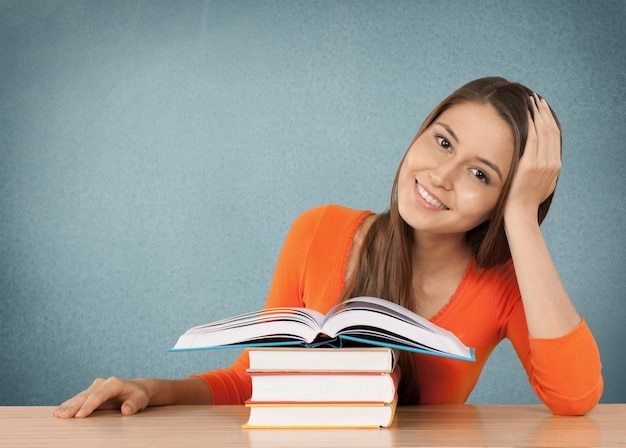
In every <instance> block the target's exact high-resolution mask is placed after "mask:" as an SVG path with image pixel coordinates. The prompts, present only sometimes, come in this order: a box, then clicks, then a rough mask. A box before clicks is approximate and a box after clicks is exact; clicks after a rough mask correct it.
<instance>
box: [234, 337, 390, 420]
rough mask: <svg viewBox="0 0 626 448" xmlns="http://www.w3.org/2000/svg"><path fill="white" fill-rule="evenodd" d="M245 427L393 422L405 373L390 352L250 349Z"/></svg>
mask: <svg viewBox="0 0 626 448" xmlns="http://www.w3.org/2000/svg"><path fill="white" fill-rule="evenodd" d="M247 350H248V353H249V356H250V367H249V369H248V375H250V377H251V379H252V396H251V397H250V400H248V401H247V402H246V406H247V407H248V408H250V417H249V419H248V422H247V423H246V425H245V426H244V427H246V428H298V427H307V428H315V427H324V428H333V427H334V428H346V427H350V428H368V427H375V428H378V427H387V426H389V425H390V424H391V423H392V421H393V416H394V413H395V408H396V403H397V388H398V382H399V379H400V378H399V377H400V370H399V368H397V367H396V365H397V353H396V352H395V350H393V349H391V348H383V347H364V348H278V347H276V348H260V347H258V348H248V349H247Z"/></svg>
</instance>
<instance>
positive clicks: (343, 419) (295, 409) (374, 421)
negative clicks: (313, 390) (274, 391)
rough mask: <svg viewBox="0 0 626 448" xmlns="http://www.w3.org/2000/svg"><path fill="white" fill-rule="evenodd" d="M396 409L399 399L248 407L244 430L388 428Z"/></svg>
mask: <svg viewBox="0 0 626 448" xmlns="http://www.w3.org/2000/svg"><path fill="white" fill-rule="evenodd" d="M396 405H397V396H396V397H394V398H393V400H392V401H391V402H390V403H301V404H293V403H289V404H288V403H269V404H262V403H256V404H254V403H247V404H246V406H247V407H248V408H250V416H249V418H248V422H247V423H246V424H245V425H244V428H380V427H383V428H386V427H388V426H390V425H391V423H392V422H393V417H394V414H395V410H396Z"/></svg>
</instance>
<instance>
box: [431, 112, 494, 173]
mask: <svg viewBox="0 0 626 448" xmlns="http://www.w3.org/2000/svg"><path fill="white" fill-rule="evenodd" d="M435 124H438V125H439V126H441V127H442V128H444V129H445V130H446V131H447V132H448V133H449V134H450V136H451V137H452V138H453V139H454V140H455V141H456V143H457V144H458V143H459V137H458V136H457V135H456V132H454V131H453V130H452V128H451V127H450V125H447V124H445V123H442V122H440V121H438V122H436V123H435ZM477 160H478V161H479V162H481V163H484V164H485V165H487V166H488V167H489V168H491V169H492V170H493V171H495V172H496V174H497V175H498V177H500V181H502V173H501V172H500V168H498V165H496V164H495V163H493V162H490V161H489V160H487V159H484V158H482V157H477Z"/></svg>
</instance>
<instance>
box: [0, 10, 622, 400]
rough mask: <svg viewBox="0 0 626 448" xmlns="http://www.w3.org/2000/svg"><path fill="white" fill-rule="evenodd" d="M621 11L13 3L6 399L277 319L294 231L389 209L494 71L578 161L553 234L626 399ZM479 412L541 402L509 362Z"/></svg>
mask: <svg viewBox="0 0 626 448" xmlns="http://www.w3.org/2000/svg"><path fill="white" fill-rule="evenodd" d="M625 5H626V3H625V2H623V1H595V2H589V1H545V2H544V1H471V2H470V1H451V0H448V1H437V2H435V1H432V2H431V1H393V2H392V1H344V2H337V1H324V2H317V1H306V2H305V1H221V2H218V1H184V2H183V1H178V2H172V1H106V2H101V1H62V0H57V1H14V0H12V1H6V0H5V1H0V100H1V103H0V313H1V314H0V316H1V317H0V341H1V344H2V350H1V351H0V404H2V405H53V404H56V403H59V402H61V401H63V400H64V399H66V398H67V397H69V396H70V395H73V394H74V393H76V392H78V391H79V390H82V389H83V388H85V387H87V386H88V385H89V384H90V383H91V381H92V380H93V378H95V377H97V376H109V375H119V376H124V377H134V376H157V377H172V378H173V377H180V376H185V375H187V374H189V373H192V372H198V371H205V370H210V369H215V368H218V367H223V366H226V365H228V364H229V363H230V362H231V361H232V360H233V359H234V358H235V356H236V355H237V353H238V352H237V351H235V350H225V351H208V352H206V351H203V352H195V353H177V354H173V353H166V352H165V350H166V349H167V348H168V347H170V346H171V345H172V344H173V343H174V342H175V341H176V339H177V337H178V335H179V334H180V333H182V332H183V331H184V330H186V329H187V328H188V327H190V326H192V325H196V324H200V323H204V322H208V321H211V320H214V319H218V318H222V317H227V316H230V315H233V314H237V313H241V312H244V311H250V310H254V309H257V308H259V307H261V306H262V305H263V302H264V298H265V295H266V293H267V290H268V286H269V283H270V280H271V277H272V274H273V267H274V263H275V261H276V257H277V255H278V252H279V250H280V247H281V244H282V241H283V238H284V236H285V233H286V232H287V229H288V228H289V225H290V224H291V222H292V220H293V219H294V218H295V217H296V216H297V215H298V214H299V213H300V212H302V211H304V210H305V209H308V208H310V207H313V206H316V205H319V204H324V203H329V202H333V203H340V204H343V205H347V206H351V207H355V208H368V209H371V210H374V211H382V210H384V209H385V208H386V207H387V203H388V197H389V192H390V187H391V183H392V180H393V176H394V174H395V170H396V168H397V165H398V163H399V161H400V158H401V157H402V155H403V154H404V152H405V150H406V148H407V146H408V145H409V143H410V141H411V139H412V137H413V136H414V134H415V132H416V131H417V128H418V127H419V125H420V123H421V122H422V120H423V119H424V118H425V116H426V115H427V113H428V112H429V111H430V110H431V109H432V108H433V107H434V106H435V105H436V104H437V103H438V102H439V101H440V100H441V99H442V98H443V97H444V96H446V95H447V94H448V93H450V92H451V91H452V90H454V89H455V88H457V87H459V86H460V85H461V84H463V83H465V82H467V81H469V80H471V79H473V78H477V77H481V76H486V75H501V76H504V77H507V78H509V79H511V80H516V81H520V82H522V83H524V84H526V85H528V86H529V87H531V88H533V89H535V90H537V91H538V92H539V93H540V94H542V95H544V96H545V97H546V98H547V99H548V100H549V101H550V103H551V105H552V106H553V107H554V109H555V110H556V111H557V113H558V115H559V118H560V120H561V123H562V126H563V142H564V146H563V158H564V162H563V163H564V166H563V172H562V175H561V179H560V184H559V190H558V191H557V194H556V198H555V202H554V205H553V208H552V210H551V213H550V215H549V216H548V219H547V220H546V222H545V223H544V226H543V228H544V232H545V236H546V239H547V241H548V244H549V246H550V247H551V249H552V253H553V257H554V260H555V263H556V264H557V266H558V268H559V270H560V272H561V274H562V277H563V280H564V282H565V284H566V286H567V288H568V290H569V292H570V294H571V296H572V298H573V300H574V302H575V304H576V306H577V307H578V309H579V311H580V312H581V313H582V314H583V315H584V317H585V318H586V319H587V321H588V323H589V325H590V326H591V328H592V330H593V331H594V334H595V335H596V338H597V341H598V344H599V346H600V350H601V353H602V359H603V365H604V376H605V380H606V389H605V394H604V396H603V399H602V400H603V401H604V402H620V401H621V402H624V401H626V386H625V384H626V382H625V381H624V380H623V372H624V371H626V365H625V363H624V355H623V348H622V347H623V341H624V340H625V339H626V338H625V336H626V334H625V330H624V328H625V325H624V318H625V317H626V316H625V314H626V313H625V312H624V310H625V305H624V286H625V269H624V261H625V257H624V255H625V250H624V240H623V231H624V216H625V212H624V206H623V204H624V200H623V182H624V172H625V169H626V151H625V147H624V142H625V141H626V131H625V129H626V126H624V123H625V122H626V114H625V110H624V103H625V99H626V88H625V76H624V73H625V63H624V61H625V60H626V54H625V53H626V51H625V50H624V48H625V45H624V42H626V33H625V31H624V30H625V27H624V20H625V19H626V14H625V13H626V11H625ZM471 402H474V403H479V402H481V403H482V402H491V403H501V402H504V403H507V402H524V403H526V402H531V403H534V402H537V399H536V397H535V395H534V393H533V392H532V390H531V389H530V387H529V386H528V384H527V380H526V377H525V373H524V372H523V370H522V368H521V365H520V363H519V361H518V360H517V358H516V356H515V354H514V352H513V350H512V348H511V346H510V344H509V343H508V342H505V343H503V344H502V345H500V346H499V348H498V349H497V350H496V352H495V353H494V355H493V357H492V358H491V359H490V361H489V363H488V364H487V366H486V370H485V372H484V374H483V376H482V377H481V380H480V382H479V384H478V386H477V388H476V390H475V392H474V394H473V395H472V397H471Z"/></svg>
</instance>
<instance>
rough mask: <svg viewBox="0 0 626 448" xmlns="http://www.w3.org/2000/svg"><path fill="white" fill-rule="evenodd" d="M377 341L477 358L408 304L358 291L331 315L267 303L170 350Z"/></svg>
mask: <svg viewBox="0 0 626 448" xmlns="http://www.w3.org/2000/svg"><path fill="white" fill-rule="evenodd" d="M286 345H299V346H305V347H319V346H332V347H349V346H358V345H375V346H383V347H392V348H397V349H400V350H409V351H414V352H422V353H429V354H433V355H439V356H446V357H451V358H458V359H465V360H470V361H474V360H475V358H474V350H473V349H470V348H468V347H467V346H465V345H464V344H463V343H462V342H461V341H460V340H459V339H458V338H457V337H456V336H455V335H454V334H452V333H451V332H449V331H447V330H444V329H443V328H440V327H438V326H437V325H435V324H433V323H432V322H430V321H428V320H427V319H424V318H423V317H421V316H419V315H417V314H415V313H413V312H412V311H410V310H407V309H406V308H404V307H402V306H400V305H397V304H395V303H392V302H389V301H387V300H383V299H379V298H375V297H356V298H353V299H350V300H347V301H345V302H342V303H340V304H339V305H337V306H335V307H334V308H332V309H331V310H330V311H329V312H328V313H327V314H326V315H323V314H322V313H320V312H318V311H315V310H312V309H308V308H266V309H263V310H260V311H256V312H252V313H246V314H242V315H240V316H235V317H231V318H228V319H223V320H219V321H216V322H213V323H209V324H205V325H200V326H197V327H193V328H191V329H189V330H188V331H186V332H185V333H184V334H183V335H182V336H180V338H179V339H178V342H177V343H176V345H175V346H174V347H173V348H172V349H170V351H181V350H199V349H211V348H225V347H251V346H286Z"/></svg>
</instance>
